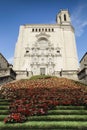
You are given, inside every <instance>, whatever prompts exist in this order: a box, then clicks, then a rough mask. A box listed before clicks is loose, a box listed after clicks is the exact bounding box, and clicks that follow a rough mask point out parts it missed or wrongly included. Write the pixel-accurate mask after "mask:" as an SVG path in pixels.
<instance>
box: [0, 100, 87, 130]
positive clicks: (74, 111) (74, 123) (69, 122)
mask: <svg viewBox="0 0 87 130" xmlns="http://www.w3.org/2000/svg"><path fill="white" fill-rule="evenodd" d="M9 104H10V102H9V101H8V100H6V99H0V130H35V129H37V130H49V129H50V130H87V110H86V108H85V107H84V106H57V107H56V108H55V109H53V110H49V111H48V114H47V115H44V116H31V117H28V120H27V121H26V122H24V123H8V124H4V122H3V120H4V118H5V117H6V116H7V115H8V114H9V109H8V108H9Z"/></svg>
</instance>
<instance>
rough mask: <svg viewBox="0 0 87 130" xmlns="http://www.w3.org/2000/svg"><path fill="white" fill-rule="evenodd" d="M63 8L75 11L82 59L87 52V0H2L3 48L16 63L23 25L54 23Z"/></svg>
mask: <svg viewBox="0 0 87 130" xmlns="http://www.w3.org/2000/svg"><path fill="white" fill-rule="evenodd" d="M60 9H68V10H69V12H70V14H71V20H72V25H73V26H74V28H75V37H76V46H77V52H78V59H79V60H80V59H81V58H82V56H83V55H84V54H85V52H87V0H0V52H1V53H2V54H3V55H4V56H5V57H6V59H7V60H8V61H9V62H10V63H13V57H14V50H15V44H16V41H17V38H18V32H19V26H20V25H23V24H35V23H36V24H39V23H42V24H51V23H52V24H53V23H55V19H56V15H57V13H58V12H59V11H60Z"/></svg>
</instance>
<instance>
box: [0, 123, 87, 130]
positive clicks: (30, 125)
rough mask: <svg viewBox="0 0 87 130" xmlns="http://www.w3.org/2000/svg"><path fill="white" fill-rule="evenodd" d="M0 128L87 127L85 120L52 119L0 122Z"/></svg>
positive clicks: (0, 129)
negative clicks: (10, 122)
mask: <svg viewBox="0 0 87 130" xmlns="http://www.w3.org/2000/svg"><path fill="white" fill-rule="evenodd" d="M0 126H1V127H0V130H5V128H7V129H9V130H10V129H12V130H14V129H16V130H17V129H18V128H19V129H21V128H26V129H27V128H28V129H31V128H33V129H43V128H44V129H50V128H51V129H52V128H58V129H59V128H61V129H62V128H63V129H83V130H84V129H87V122H85V121H84V122H80V121H78V122H77V121H59V122H58V121H52V122H49V121H48V122H47V121H39V122H37V121H28V122H25V123H23V124H21V123H15V124H6V125H5V124H4V123H0Z"/></svg>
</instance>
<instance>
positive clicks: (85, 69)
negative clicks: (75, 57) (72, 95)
mask: <svg viewBox="0 0 87 130" xmlns="http://www.w3.org/2000/svg"><path fill="white" fill-rule="evenodd" d="M78 77H79V80H80V81H81V82H83V83H85V84H87V52H86V53H85V54H84V56H83V57H82V59H81V60H80V72H79V73H78Z"/></svg>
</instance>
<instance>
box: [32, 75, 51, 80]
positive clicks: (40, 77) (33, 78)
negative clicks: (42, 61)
mask: <svg viewBox="0 0 87 130" xmlns="http://www.w3.org/2000/svg"><path fill="white" fill-rule="evenodd" d="M48 78H52V76H50V75H35V76H32V77H31V78H30V80H36V79H48Z"/></svg>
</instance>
